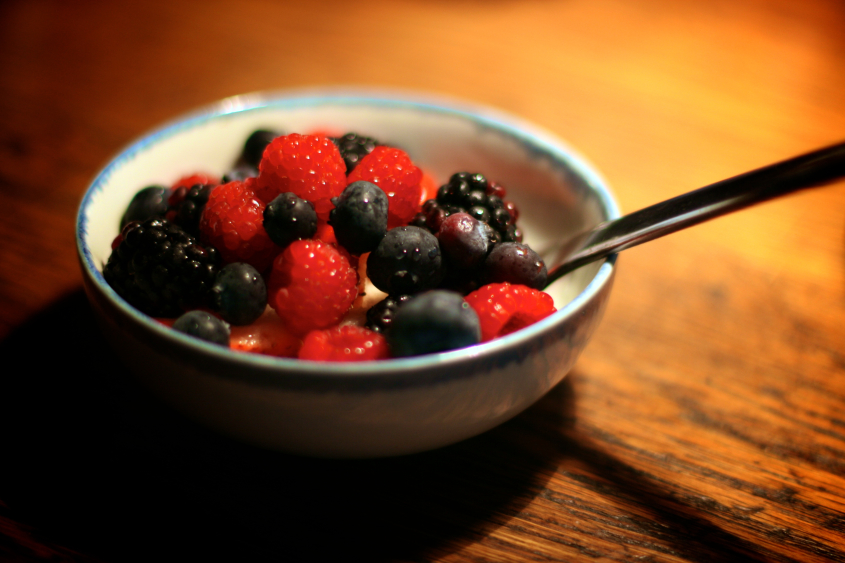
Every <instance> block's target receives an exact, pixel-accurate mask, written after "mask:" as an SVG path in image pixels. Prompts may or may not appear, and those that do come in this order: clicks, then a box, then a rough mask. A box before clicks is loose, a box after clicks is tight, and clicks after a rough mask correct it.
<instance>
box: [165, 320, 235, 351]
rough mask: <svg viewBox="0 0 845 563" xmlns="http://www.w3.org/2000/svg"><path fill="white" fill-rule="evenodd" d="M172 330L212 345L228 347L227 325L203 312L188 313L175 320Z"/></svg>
mask: <svg viewBox="0 0 845 563" xmlns="http://www.w3.org/2000/svg"><path fill="white" fill-rule="evenodd" d="M173 328H174V329H176V330H178V331H179V332H184V333H185V334H188V335H190V336H194V337H196V338H199V339H201V340H205V341H207V342H211V343H212V344H219V345H220V346H226V347H228V346H229V325H227V324H226V323H225V322H223V321H221V320H220V319H218V318H217V317H215V316H214V315H211V314H209V313H206V312H205V311H188V312H187V313H185V314H184V315H182V316H181V317H179V318H178V319H176V322H174V323H173Z"/></svg>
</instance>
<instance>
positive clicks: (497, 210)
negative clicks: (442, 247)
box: [411, 172, 522, 242]
mask: <svg viewBox="0 0 845 563" xmlns="http://www.w3.org/2000/svg"><path fill="white" fill-rule="evenodd" d="M505 195H506V191H505V188H504V187H502V186H500V185H499V184H496V183H494V182H490V181H488V180H487V178H485V177H484V176H483V175H482V174H471V173H469V172H458V173H457V174H453V175H452V177H451V178H449V182H448V183H446V184H444V185H442V186H440V189H439V190H437V198H435V199H430V200H428V201H426V202H425V203H424V204H423V206H422V211H421V212H420V213H418V214H417V216H416V217H414V219H413V221H412V222H411V224H412V225H416V226H418V227H424V228H427V229H428V230H429V231H431V232H432V233H435V234H436V233H437V232H438V231H439V230H440V225H441V224H442V223H443V220H444V219H445V218H446V217H448V216H449V215H452V214H454V213H467V214H469V215H470V216H471V217H473V218H475V219H477V220H478V221H481V222H482V223H486V224H487V225H489V226H490V227H491V228H492V229H493V231H494V235H495V236H496V239H497V242H498V241H503V242H522V231H520V230H519V229H518V228H517V226H516V220H517V218H518V217H519V212H518V210H517V207H516V205H514V204H513V202H509V201H506V200H505V199H504V197H505Z"/></svg>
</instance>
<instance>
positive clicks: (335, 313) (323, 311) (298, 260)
mask: <svg viewBox="0 0 845 563" xmlns="http://www.w3.org/2000/svg"><path fill="white" fill-rule="evenodd" d="M268 285H269V288H270V289H269V293H268V301H269V303H270V306H271V307H273V308H274V309H275V310H276V313H278V315H279V317H281V319H282V320H283V321H285V322H286V323H287V325H288V327H289V328H290V329H291V331H293V332H295V333H298V334H305V333H306V332H308V331H311V330H315V329H324V328H328V327H330V326H332V325H335V324H337V323H338V322H339V321H340V319H341V318H342V317H343V315H344V314H345V313H346V312H347V311H348V310H349V308H350V307H351V306H352V302H353V301H355V297H356V296H357V295H358V273H357V271H356V270H355V269H354V268H353V267H352V266H350V263H349V259H348V258H347V257H346V255H345V254H344V253H342V252H341V251H340V250H338V249H337V248H335V247H334V246H332V245H331V244H328V243H325V242H322V241H318V240H298V241H294V242H292V243H291V244H290V245H289V246H288V247H287V248H286V249H285V250H284V252H282V253H281V254H279V256H277V257H276V260H275V261H274V262H273V270H272V272H271V273H270V279H269V282H268Z"/></svg>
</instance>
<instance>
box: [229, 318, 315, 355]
mask: <svg viewBox="0 0 845 563" xmlns="http://www.w3.org/2000/svg"><path fill="white" fill-rule="evenodd" d="M300 346H302V339H300V338H299V336H298V335H296V334H293V333H292V332H291V331H290V330H289V329H288V328H287V326H285V323H284V322H283V321H282V320H281V319H280V318H279V315H277V314H276V311H274V310H273V309H272V308H270V307H267V308H266V309H265V310H264V314H263V315H261V316H260V317H258V320H256V321H255V322H253V323H251V324H249V325H246V326H233V327H231V335H230V337H229V347H230V348H232V350H240V351H242V352H251V353H253V354H266V355H268V356H277V357H280V358H295V357H296V354H297V353H298V352H299V347H300Z"/></svg>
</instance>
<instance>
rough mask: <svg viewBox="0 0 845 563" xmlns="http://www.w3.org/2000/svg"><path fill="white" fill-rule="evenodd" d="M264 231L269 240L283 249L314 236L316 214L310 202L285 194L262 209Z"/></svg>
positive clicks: (292, 194) (288, 193) (289, 193)
mask: <svg viewBox="0 0 845 563" xmlns="http://www.w3.org/2000/svg"><path fill="white" fill-rule="evenodd" d="M264 230H265V231H267V234H268V235H269V236H270V240H272V241H273V242H275V243H276V244H278V245H279V246H281V247H285V246H287V245H289V244H290V243H292V242H293V241H295V240H299V239H306V238H311V237H313V236H314V233H316V232H317V212H316V211H314V205H313V204H312V203H311V202H310V201H306V200H304V199H301V198H299V197H297V196H296V194H294V193H292V192H285V193H283V194H280V195H278V196H277V197H276V199H274V200H273V201H271V202H270V203H268V204H267V207H265V208H264Z"/></svg>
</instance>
